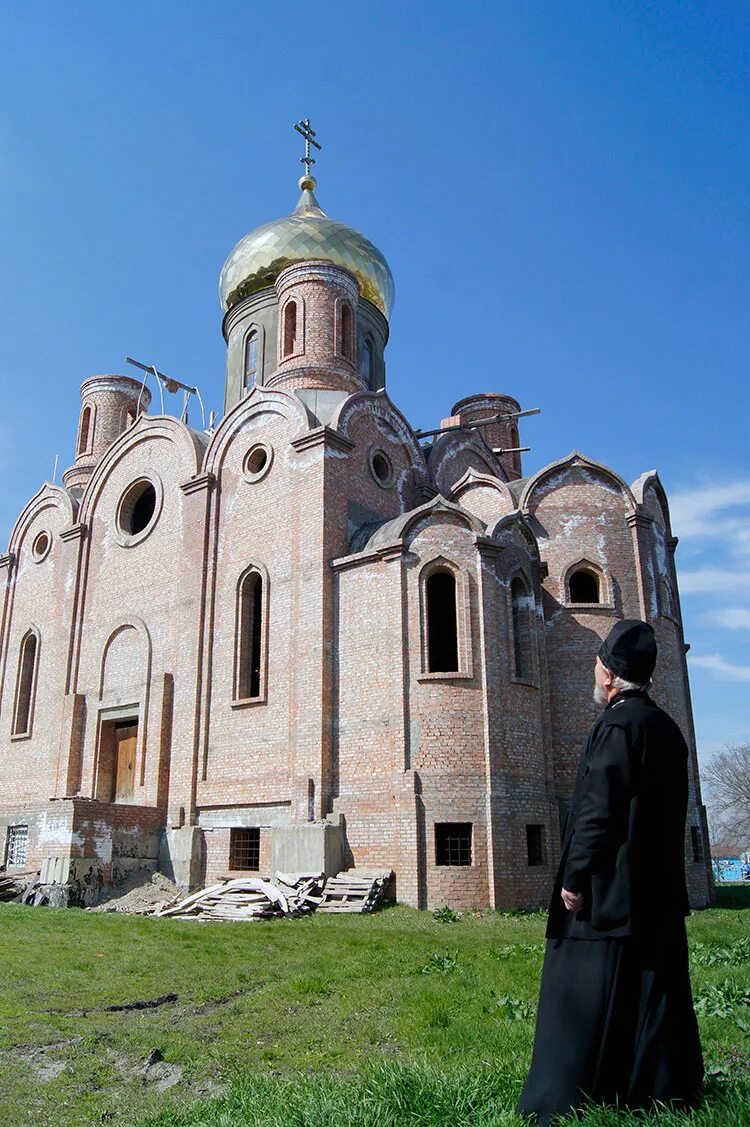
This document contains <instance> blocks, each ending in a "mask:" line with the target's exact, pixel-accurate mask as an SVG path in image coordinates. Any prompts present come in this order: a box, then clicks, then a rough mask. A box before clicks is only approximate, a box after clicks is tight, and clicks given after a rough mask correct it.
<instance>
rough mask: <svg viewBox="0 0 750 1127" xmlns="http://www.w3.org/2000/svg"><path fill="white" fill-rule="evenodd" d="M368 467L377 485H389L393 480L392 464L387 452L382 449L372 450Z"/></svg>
mask: <svg viewBox="0 0 750 1127" xmlns="http://www.w3.org/2000/svg"><path fill="white" fill-rule="evenodd" d="M370 469H371V470H372V473H373V477H374V478H375V480H376V481H377V483H378V485H383V486H387V485H390V484H391V482H392V480H393V466H392V465H391V460H390V458H389V457H388V455H387V454H385V453H384V452H383V451H382V450H373V452H372V454H371V455H370Z"/></svg>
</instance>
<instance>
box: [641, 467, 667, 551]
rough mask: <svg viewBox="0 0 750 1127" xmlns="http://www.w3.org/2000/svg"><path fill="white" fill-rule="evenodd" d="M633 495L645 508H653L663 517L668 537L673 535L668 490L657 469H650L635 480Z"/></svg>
mask: <svg viewBox="0 0 750 1127" xmlns="http://www.w3.org/2000/svg"><path fill="white" fill-rule="evenodd" d="M633 495H634V497H635V499H636V501H637V502H638V504H639V505H641V506H643V508H644V509H645V508H653V507H656V510H657V512H658V514H659V516H660V517H661V523H662V525H663V527H664V531H665V532H666V534H667V537H671V536H672V521H671V517H670V514H669V501H668V500H667V493H666V490H665V488H664V486H663V484H662V482H661V479H660V477H659V475H658V473H657V472H656V470H649V471H648V472H647V473H644V474H641V476H640V477H639V478H638V479H637V480H636V481H634V482H633Z"/></svg>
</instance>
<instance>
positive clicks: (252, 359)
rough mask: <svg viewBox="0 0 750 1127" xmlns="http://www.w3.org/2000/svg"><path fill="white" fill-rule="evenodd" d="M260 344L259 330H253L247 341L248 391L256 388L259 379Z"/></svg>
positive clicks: (246, 374)
mask: <svg viewBox="0 0 750 1127" xmlns="http://www.w3.org/2000/svg"><path fill="white" fill-rule="evenodd" d="M288 308H289V307H288V306H287V309H288ZM259 344H260V338H259V336H258V330H257V329H251V330H250V332H249V333H248V334H247V338H246V339H245V387H246V388H247V390H248V391H250V390H251V389H252V388H253V387H255V381H256V379H257V377H258V351H259V349H258V346H259Z"/></svg>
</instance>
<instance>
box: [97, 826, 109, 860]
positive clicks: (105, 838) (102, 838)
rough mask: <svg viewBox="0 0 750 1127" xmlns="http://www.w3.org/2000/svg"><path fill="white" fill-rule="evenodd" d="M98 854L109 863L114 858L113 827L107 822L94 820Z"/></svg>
mask: <svg viewBox="0 0 750 1127" xmlns="http://www.w3.org/2000/svg"><path fill="white" fill-rule="evenodd" d="M94 848H95V853H96V856H97V857H98V858H99V859H100V861H103V862H104V864H105V865H108V864H109V862H110V861H111V860H112V827H111V826H110V825H109V824H108V823H107V822H94Z"/></svg>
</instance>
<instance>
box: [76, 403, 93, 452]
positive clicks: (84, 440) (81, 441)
mask: <svg viewBox="0 0 750 1127" xmlns="http://www.w3.org/2000/svg"><path fill="white" fill-rule="evenodd" d="M90 429H91V408H90V407H84V408H83V411H82V412H81V433H80V434H79V436H78V453H79V454H85V453H86V451H87V450H88V448H89V430H90Z"/></svg>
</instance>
